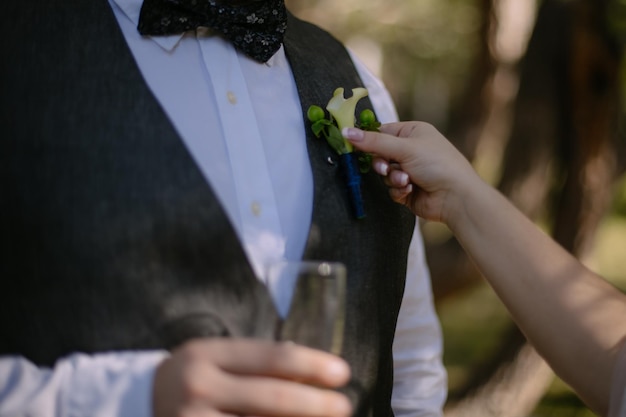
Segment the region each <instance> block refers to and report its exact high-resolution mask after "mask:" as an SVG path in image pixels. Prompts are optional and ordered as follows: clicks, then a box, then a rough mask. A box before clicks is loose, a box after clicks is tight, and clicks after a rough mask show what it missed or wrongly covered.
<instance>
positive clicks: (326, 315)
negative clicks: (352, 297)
mask: <svg viewBox="0 0 626 417" xmlns="http://www.w3.org/2000/svg"><path fill="white" fill-rule="evenodd" d="M268 277H269V278H270V279H272V280H276V279H282V280H283V281H286V282H292V283H293V291H290V293H291V294H292V295H291V294H290V295H291V301H290V302H288V303H287V304H288V305H289V309H288V311H286V317H285V318H284V319H283V320H282V322H281V325H280V326H279V328H278V329H277V335H276V337H277V339H278V340H285V341H287V340H288V341H292V342H294V343H298V344H301V345H304V346H308V347H312V348H315V349H320V350H324V351H327V352H330V353H333V354H335V355H339V354H341V348H342V344H343V331H344V323H345V297H346V295H345V293H346V267H345V266H344V265H343V264H342V263H339V262H324V261H299V262H290V261H285V262H280V263H276V264H274V265H271V266H270V268H269V271H268Z"/></svg>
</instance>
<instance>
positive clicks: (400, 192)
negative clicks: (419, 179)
mask: <svg viewBox="0 0 626 417" xmlns="http://www.w3.org/2000/svg"><path fill="white" fill-rule="evenodd" d="M412 192H413V184H407V185H406V186H404V187H399V188H390V189H389V195H390V196H391V199H392V200H393V201H395V202H397V203H401V204H404V203H405V202H406V199H407V197H408V196H409V195H410V194H411V193H412Z"/></svg>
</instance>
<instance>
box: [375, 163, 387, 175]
mask: <svg viewBox="0 0 626 417" xmlns="http://www.w3.org/2000/svg"><path fill="white" fill-rule="evenodd" d="M374 169H375V170H376V172H378V173H379V174H380V175H384V176H387V174H389V164H388V163H387V162H385V161H376V162H374Z"/></svg>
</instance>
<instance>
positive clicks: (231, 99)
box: [226, 91, 237, 104]
mask: <svg viewBox="0 0 626 417" xmlns="http://www.w3.org/2000/svg"><path fill="white" fill-rule="evenodd" d="M226 98H228V102H229V103H230V104H237V96H236V95H235V93H233V92H232V91H229V92H228V93H226Z"/></svg>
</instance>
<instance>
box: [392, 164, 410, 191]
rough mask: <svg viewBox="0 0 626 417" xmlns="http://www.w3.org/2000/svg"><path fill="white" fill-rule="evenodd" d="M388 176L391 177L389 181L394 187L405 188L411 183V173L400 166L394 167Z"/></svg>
mask: <svg viewBox="0 0 626 417" xmlns="http://www.w3.org/2000/svg"><path fill="white" fill-rule="evenodd" d="M387 177H388V178H389V183H390V184H391V186H392V187H394V188H404V187H406V186H407V185H409V183H410V181H409V174H407V173H406V172H404V171H402V170H401V169H399V168H395V167H392V168H391V170H390V171H389V175H387Z"/></svg>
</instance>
